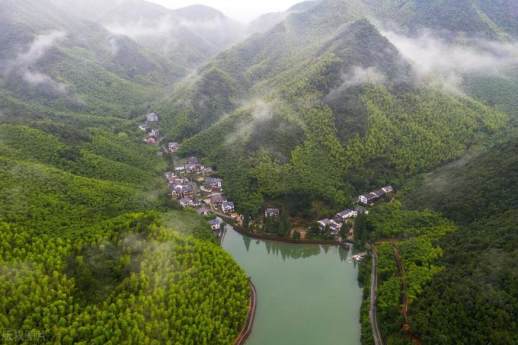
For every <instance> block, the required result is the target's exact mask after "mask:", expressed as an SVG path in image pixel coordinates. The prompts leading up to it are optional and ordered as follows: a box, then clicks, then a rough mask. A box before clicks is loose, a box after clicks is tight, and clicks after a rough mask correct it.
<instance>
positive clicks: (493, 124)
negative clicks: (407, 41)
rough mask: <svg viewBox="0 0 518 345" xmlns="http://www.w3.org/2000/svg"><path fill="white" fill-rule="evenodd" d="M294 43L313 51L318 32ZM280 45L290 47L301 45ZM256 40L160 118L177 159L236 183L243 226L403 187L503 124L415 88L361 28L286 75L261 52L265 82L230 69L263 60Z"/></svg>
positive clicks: (375, 34)
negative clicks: (268, 212) (270, 210)
mask: <svg viewBox="0 0 518 345" xmlns="http://www.w3.org/2000/svg"><path fill="white" fill-rule="evenodd" d="M327 15H329V13H328V12H327V11H321V12H318V8H317V9H314V10H312V11H311V14H307V16H309V17H307V16H306V17H303V18H306V20H310V22H311V21H315V22H318V23H320V22H321V21H323V18H325V17H324V16H327ZM320 16H322V17H320ZM292 17H293V16H292ZM292 17H290V18H292ZM313 17H315V18H313ZM309 18H312V19H309ZM290 20H292V19H290ZM290 20H287V24H286V25H289V24H290V23H291V22H290ZM336 20H344V19H343V18H342V16H340V18H339V19H336ZM310 29H313V31H314V32H312V31H310ZM278 30H280V26H279V27H278V28H276V29H274V31H275V32H277V31H278ZM326 30H331V29H330V28H328V29H326ZM304 31H305V35H313V39H314V40H315V41H316V42H318V40H317V39H316V37H318V35H320V34H321V26H320V24H318V25H316V26H314V27H313V26H311V25H306V26H304ZM280 35H281V36H282V37H283V39H284V40H288V41H289V42H291V44H294V45H295V44H297V43H302V42H303V41H304V40H306V39H309V38H307V37H304V36H302V38H300V37H293V36H290V35H288V33H284V32H283V33H282V34H280ZM263 37H264V39H265V40H266V37H268V35H264V36H263ZM258 39H260V36H259V37H258V35H256V36H254V37H253V38H251V39H250V41H247V42H245V43H243V45H242V46H238V47H236V48H234V49H233V50H231V51H229V52H227V53H225V54H223V55H221V56H220V57H218V58H217V59H216V60H215V61H214V62H213V64H212V65H211V66H209V67H207V68H208V69H207V70H206V71H205V70H202V71H201V72H200V73H201V75H200V76H198V77H197V78H198V79H197V80H194V81H187V82H186V83H185V84H183V85H182V86H181V87H180V88H179V89H178V93H177V94H175V96H173V97H174V98H175V99H176V100H177V101H176V102H175V103H174V105H171V107H169V105H167V106H166V105H164V108H163V113H165V114H166V117H167V124H166V126H167V127H169V128H171V130H170V131H169V133H170V134H171V136H172V137H174V138H177V139H181V138H185V137H189V139H188V140H186V141H185V145H184V147H183V153H184V154H190V153H196V154H201V155H203V156H205V157H207V159H208V160H209V161H210V162H212V163H214V164H215V165H216V166H217V167H218V170H219V172H220V173H221V174H222V176H223V177H224V178H225V179H226V180H230V181H236V185H239V186H240V187H239V188H236V190H234V189H233V187H231V189H230V190H227V193H228V194H229V196H230V197H231V198H232V199H233V200H235V201H236V202H237V205H238V207H239V208H240V210H241V211H243V212H245V213H247V214H252V215H253V214H255V213H257V212H258V211H259V210H260V207H261V204H262V202H263V201H264V200H277V201H280V202H283V203H287V204H291V203H292V200H294V199H297V200H300V199H303V200H307V201H306V203H304V204H299V203H298V202H297V204H296V205H292V206H291V207H290V209H291V211H292V212H294V213H299V212H302V213H306V215H308V209H311V204H312V202H313V201H320V202H323V203H324V204H325V205H327V207H328V208H330V209H331V210H335V209H338V208H340V207H343V205H344V204H345V203H347V202H348V201H350V200H351V199H352V198H353V197H354V196H355V195H357V193H359V192H361V191H363V190H365V189H368V188H375V187H376V186H379V185H380V184H387V183H392V184H401V183H402V182H403V181H404V179H405V178H406V177H409V176H412V175H414V174H416V173H419V172H424V171H427V170H429V169H432V168H434V167H437V166H439V165H440V164H442V163H444V162H448V161H450V160H453V159H455V158H457V157H459V156H461V155H463V153H464V152H465V150H466V149H467V148H469V147H470V146H472V145H477V144H478V143H479V142H481V141H483V140H485V139H487V138H488V137H489V136H490V135H491V134H493V133H495V132H496V131H498V130H499V129H501V128H502V127H503V126H505V124H506V122H507V115H505V114H504V113H500V112H498V111H495V110H494V109H491V108H489V107H488V106H486V105H485V104H483V103H480V102H478V101H476V100H474V99H470V98H467V97H460V96H456V95H448V94H446V93H444V92H441V91H440V90H436V89H433V88H431V87H422V86H417V85H415V84H414V82H413V74H412V70H411V68H410V66H409V64H408V63H407V62H405V61H404V59H403V58H402V57H401V56H400V54H399V52H398V51H397V49H396V48H395V47H394V46H393V45H392V44H391V43H390V42H389V41H388V40H387V39H386V38H385V37H383V36H382V35H381V34H380V33H379V31H378V30H377V29H376V28H375V27H374V26H373V25H372V24H370V23H369V22H368V21H367V20H358V21H352V22H350V23H348V24H345V25H343V26H342V27H340V28H339V29H338V30H337V31H336V32H335V33H333V35H332V36H330V38H328V39H327V40H325V41H324V42H323V43H321V44H320V45H318V46H313V47H311V48H312V49H310V48H309V47H305V48H304V51H302V50H301V51H300V52H301V54H300V55H295V56H293V55H290V58H291V63H290V66H289V67H288V66H287V65H284V64H283V60H282V56H281V57H279V58H278V59H275V58H274V57H276V55H275V54H276V51H275V50H273V49H274V48H273V46H270V45H268V46H265V47H264V49H266V50H265V51H262V52H261V53H258V54H257V55H253V56H255V57H257V58H259V57H261V58H263V61H262V62H261V66H262V67H265V69H264V70H263V71H264V72H266V74H264V73H260V74H257V75H255V74H251V73H250V71H251V70H256V69H257V68H259V67H257V66H253V67H248V66H250V64H251V61H253V59H250V58H249V59H246V60H245V59H244V60H243V61H242V63H241V62H236V61H235V60H234V59H236V58H237V57H238V56H239V55H240V54H241V53H242V51H243V49H244V48H245V47H252V46H253V47H259V48H261V47H262V46H261V45H260V43H258ZM277 49H278V48H277ZM269 54H272V55H269ZM227 57H228V58H229V59H230V60H228V61H227V60H226V58H227ZM243 64H244V65H243ZM263 64H266V65H263ZM271 64H274V66H273V67H271V66H270V65H271ZM230 66H237V67H234V68H232V69H231V68H230ZM308 66H310V67H308ZM242 67H243V68H242ZM275 69H279V70H280V71H282V72H278V73H275ZM241 73H242V74H241ZM270 73H271V75H270ZM256 76H257V78H258V80H255V79H254V78H256ZM247 85H254V86H252V87H247ZM191 97H192V98H191ZM242 99H249V100H250V101H248V102H243V101H241V100H242ZM243 103H244V105H243ZM234 109H235V110H234ZM168 110H169V111H170V112H168ZM224 114H227V115H224ZM211 124H212V125H211ZM196 133H197V134H196ZM192 134H196V135H194V136H192ZM324 167H325V168H324ZM238 181H239V182H238ZM232 185H233V186H234V184H232ZM311 212H312V211H309V214H311Z"/></svg>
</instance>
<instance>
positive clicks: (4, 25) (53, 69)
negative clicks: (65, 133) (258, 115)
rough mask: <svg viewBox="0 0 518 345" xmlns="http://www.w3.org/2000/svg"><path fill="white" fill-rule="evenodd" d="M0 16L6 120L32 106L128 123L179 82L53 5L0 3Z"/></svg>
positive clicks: (121, 40)
mask: <svg viewBox="0 0 518 345" xmlns="http://www.w3.org/2000/svg"><path fill="white" fill-rule="evenodd" d="M0 17H1V18H2V21H1V24H0V26H1V32H2V35H1V37H0V41H1V42H0V44H1V46H2V47H3V49H2V53H0V54H1V56H0V61H1V69H0V70H1V73H0V79H1V83H0V86H1V87H0V97H1V98H2V99H3V102H2V103H3V104H4V109H2V112H3V113H4V114H15V113H19V112H21V111H23V112H25V113H34V111H33V110H34V109H35V108H37V109H39V110H38V111H37V112H41V111H45V112H54V113H55V112H56V111H61V112H65V111H72V112H75V113H85V112H90V113H96V114H104V115H106V116H116V117H128V116H132V115H131V114H130V113H131V112H135V111H136V112H141V111H144V109H145V104H146V103H147V102H149V101H150V100H152V99H153V98H155V97H157V95H158V94H159V88H160V87H162V86H164V85H167V84H169V83H170V82H171V81H172V80H174V79H175V78H176V77H177V75H176V76H175V72H174V68H172V67H171V65H170V64H169V63H168V62H167V61H166V60H164V59H162V58H161V57H159V56H158V55H156V54H154V53H151V52H149V51H146V50H145V49H143V48H142V47H140V46H139V45H138V44H137V43H135V42H134V41H132V40H130V39H128V38H127V37H124V36H116V35H113V34H111V33H110V32H108V31H107V30H106V29H104V28H103V27H102V26H99V25H97V24H95V23H93V22H90V21H86V20H83V19H81V18H80V17H74V16H72V15H71V14H70V13H68V12H67V11H64V10H63V9H62V8H61V7H56V6H55V5H54V4H53V3H52V2H51V1H47V0H44V1H33V0H22V1H12V0H8V1H3V2H2V3H1V4H0ZM143 105H144V107H143ZM139 109H140V110H139ZM133 116H134V115H133Z"/></svg>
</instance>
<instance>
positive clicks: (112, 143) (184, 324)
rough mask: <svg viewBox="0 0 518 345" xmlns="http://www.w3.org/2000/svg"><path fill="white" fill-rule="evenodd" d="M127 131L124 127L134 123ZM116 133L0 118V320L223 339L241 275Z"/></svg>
mask: <svg viewBox="0 0 518 345" xmlns="http://www.w3.org/2000/svg"><path fill="white" fill-rule="evenodd" d="M130 133H131V132H130ZM132 136H133V134H131V136H130V135H129V134H128V133H126V132H123V131H121V130H120V129H119V130H118V131H117V132H110V131H108V130H105V129H103V130H101V129H95V128H84V129H79V128H76V127H73V126H71V125H67V124H65V125H56V124H51V123H48V122H45V121H42V122H36V123H34V124H33V127H29V126H27V125H14V124H2V125H0V138H1V142H0V205H1V207H0V293H1V295H2V298H0V329H2V330H3V332H2V338H1V341H0V342H2V343H9V344H12V343H15V344H33V343H36V342H37V343H45V344H55V343H60V344H155V343H160V344H162V343H163V344H176V345H183V344H211V345H212V344H230V343H231V342H232V341H233V340H234V339H235V337H236V336H237V334H238V333H239V332H240V330H241V327H242V325H243V322H244V320H245V318H246V315H247V312H248V309H247V306H248V300H249V292H250V291H249V286H248V280H247V277H246V276H245V274H244V273H243V271H242V270H241V269H240V268H239V267H238V266H237V265H236V263H235V262H234V261H233V260H232V258H231V257H230V256H229V255H228V254H226V253H225V252H224V251H223V250H222V249H220V248H219V247H218V246H217V245H216V244H215V239H214V236H213V235H212V232H211V230H210V228H209V226H208V224H207V222H206V220H205V219H203V218H202V217H199V216H198V215H197V214H195V213H194V212H193V213H190V212H185V211H170V212H169V213H167V214H163V213H159V212H157V211H162V210H163V205H162V202H161V199H160V198H159V197H158V196H159V195H160V194H161V193H163V192H164V193H165V191H163V190H162V188H161V187H158V186H159V185H164V183H163V181H162V179H161V178H160V175H161V172H162V171H163V170H164V168H165V162H164V161H163V160H162V159H160V158H159V157H158V156H157V155H156V149H151V148H149V147H147V146H145V145H143V144H141V143H138V142H136V141H135V140H134V139H132Z"/></svg>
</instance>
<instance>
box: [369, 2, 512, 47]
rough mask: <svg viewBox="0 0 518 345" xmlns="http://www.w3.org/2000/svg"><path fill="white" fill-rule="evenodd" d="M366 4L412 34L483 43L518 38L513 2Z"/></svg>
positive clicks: (383, 17) (378, 14) (375, 14)
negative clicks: (426, 32) (429, 33)
mask: <svg viewBox="0 0 518 345" xmlns="http://www.w3.org/2000/svg"><path fill="white" fill-rule="evenodd" d="M365 4H366V5H367V6H368V8H369V11H371V13H372V14H373V15H374V16H376V17H377V18H379V19H380V20H382V21H385V22H386V23H387V24H388V25H389V26H390V24H391V23H393V24H397V25H398V26H399V27H402V28H403V29H404V30H406V31H407V32H408V33H411V34H417V33H418V32H419V31H421V30H433V31H435V32H439V33H441V34H442V35H444V36H445V37H449V38H454V37H460V36H463V37H478V38H485V39H506V38H510V37H516V35H517V34H518V24H517V23H516V18H517V17H518V5H517V4H516V2H515V1H513V0H499V1H484V0H458V1H444V0H433V1H422V0H410V1H406V0H388V1H380V0H366V1H365Z"/></svg>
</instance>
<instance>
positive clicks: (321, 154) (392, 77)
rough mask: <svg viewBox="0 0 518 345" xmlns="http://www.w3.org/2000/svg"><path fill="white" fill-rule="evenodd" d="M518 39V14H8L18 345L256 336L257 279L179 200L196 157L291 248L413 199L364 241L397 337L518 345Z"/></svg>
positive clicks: (335, 5)
mask: <svg viewBox="0 0 518 345" xmlns="http://www.w3.org/2000/svg"><path fill="white" fill-rule="evenodd" d="M247 35H248V36H247ZM517 39H518V7H517V4H516V1H514V0H498V1H483V0H459V1H443V0H430V1H420V0H409V1H400V0H352V1H349V0H348V1H345V0H321V1H318V2H307V3H302V4H299V5H296V6H294V7H292V8H290V9H289V10H288V11H286V12H285V13H274V14H269V15H265V16H262V17H259V18H258V19H257V20H256V21H254V23H252V25H250V26H249V27H248V31H247V30H246V28H245V27H244V26H243V25H240V24H239V23H236V22H235V21H233V20H232V19H229V18H227V17H225V16H224V15H223V14H222V13H221V12H219V11H217V10H214V9H211V8H208V7H205V6H201V5H200V6H191V7H187V8H183V9H178V10H169V9H166V8H164V7H161V6H159V5H156V4H152V3H149V2H146V1H140V0H131V1H129V0H128V1H125V0H122V1H104V0H91V1H83V0H70V1H68V0H67V1H65V0H2V1H0V331H2V332H1V333H2V334H0V343H6V344H13V343H14V344H33V343H45V344H172V345H203V344H206V345H219V344H221V345H228V344H231V343H232V342H233V341H234V339H235V337H236V335H237V334H238V333H239V332H240V328H241V327H242V325H243V322H244V320H245V318H246V314H247V311H248V310H247V307H248V302H249V294H250V290H249V282H248V279H247V277H246V275H245V273H244V272H243V271H242V270H241V268H240V267H238V266H237V264H236V263H235V262H234V261H233V259H232V258H231V257H230V256H229V255H228V254H226V253H225V252H224V251H223V250H222V249H221V248H220V247H219V246H218V245H217V243H216V239H215V237H214V234H213V232H212V231H211V229H210V228H209V226H208V224H207V220H206V219H205V218H203V217H201V216H198V214H197V213H196V212H195V211H194V210H190V211H189V210H181V209H179V206H178V205H176V203H175V202H173V201H171V198H170V191H169V189H168V188H167V184H166V183H165V182H164V180H163V177H162V176H163V174H164V172H165V171H166V169H169V168H171V166H170V164H168V163H170V162H167V160H166V159H164V157H163V154H164V152H163V150H161V149H162V148H163V147H162V145H163V146H165V145H166V144H167V143H168V141H176V142H178V143H181V149H180V151H179V152H178V154H179V156H180V157H187V156H188V155H196V156H198V157H199V158H200V159H201V160H202V162H203V164H205V165H206V166H210V167H212V168H214V171H216V173H217V175H218V176H219V177H221V178H223V180H224V192H225V195H226V197H228V198H229V199H230V200H232V201H234V202H235V204H236V208H237V211H238V212H239V213H240V214H242V215H243V216H244V220H245V224H244V225H245V226H248V225H250V224H252V225H253V224H254V223H255V224H258V223H261V222H262V218H263V216H262V214H263V211H264V209H265V208H266V207H277V208H278V209H279V210H280V216H279V217H277V218H278V219H268V220H266V221H264V222H262V223H261V226H262V229H263V230H264V231H266V232H269V233H273V234H275V235H277V236H281V237H285V236H289V234H290V230H291V229H292V228H293V226H294V225H296V226H299V225H300V226H302V227H307V226H308V225H309V224H310V223H312V222H313V223H314V220H316V219H320V218H323V217H330V216H333V215H334V214H335V213H336V212H337V211H341V210H343V209H344V208H345V207H350V206H352V205H353V204H354V203H355V202H356V197H357V196H358V195H359V194H361V193H365V192H367V191H370V190H374V189H375V188H379V187H380V186H382V185H388V184H391V185H393V186H394V187H395V188H396V191H397V193H396V195H395V198H394V199H393V200H390V202H389V200H388V199H387V200H384V202H381V203H379V204H378V205H376V206H373V207H371V208H370V209H369V211H370V212H369V214H368V215H367V214H366V215H361V216H359V217H358V218H357V219H356V223H355V225H354V230H355V232H356V243H357V245H358V246H360V247H361V248H362V249H366V250H373V251H376V253H377V255H378V259H379V267H378V270H379V291H378V292H379V295H378V305H377V307H378V312H379V315H378V316H379V320H380V323H381V328H382V334H383V336H384V338H385V341H386V343H387V344H388V345H392V344H393V345H398V344H410V343H416V344H434V345H436V344H438V345H450V344H451V345H454V344H455V345H458V344H460V345H464V344H465V345H487V344H491V345H508V344H518V338H517V334H518V314H517V311H518V275H517V270H516V269H515V266H514V265H515V264H516V262H518V252H517V248H518V235H517V234H518V232H517V224H518V212H517V210H518V198H517V197H516V196H517V195H518V190H517V188H518V187H517V186H518V175H517V172H518V157H517V155H516V152H518V139H517V138H518V135H517V130H516V128H517V126H516V125H517V124H518V122H517V121H518V103H517V98H516V94H517V92H518V67H517V66H518V64H517V63H516V51H518V50H517V47H518V45H517V44H516V41H517ZM450 55H451V56H450ZM431 60H440V61H431ZM149 112H158V113H159V117H160V130H161V139H162V141H161V142H160V143H159V145H156V146H152V145H145V144H144V143H143V142H142V139H143V135H144V134H143V133H144V132H142V131H141V130H140V129H138V127H139V125H142V124H143V123H144V121H145V114H146V113H149ZM172 206H174V207H172ZM259 219H260V220H259ZM257 220H259V222H257ZM295 223H297V224H295ZM351 226H352V225H351ZM347 230H349V229H347ZM294 233H296V234H297V236H300V233H299V232H294ZM312 235H314V236H315V237H316V238H321V237H326V236H325V235H322V234H321V233H317V231H315V234H312V233H311V231H309V236H312ZM297 239H298V238H297ZM269 249H272V250H274V251H275V248H273V247H272V248H269ZM369 260H370V259H369V258H367V259H366V261H365V262H364V263H363V264H361V265H360V281H361V282H362V284H363V286H364V288H365V294H364V301H363V302H364V303H363V306H362V310H361V323H362V342H363V343H364V344H371V343H372V334H371V330H370V326H369V320H368V304H369V294H368V288H369V279H370V275H369V270H370V263H369Z"/></svg>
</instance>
